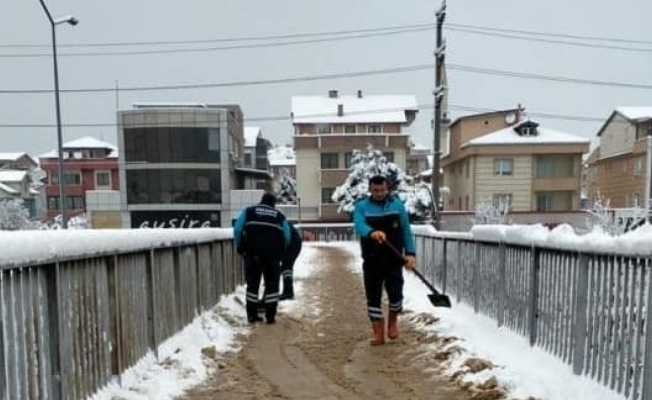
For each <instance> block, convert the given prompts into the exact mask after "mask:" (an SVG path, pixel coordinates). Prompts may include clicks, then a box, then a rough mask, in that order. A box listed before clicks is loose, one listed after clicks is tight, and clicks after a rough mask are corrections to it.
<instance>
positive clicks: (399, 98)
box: [292, 90, 418, 221]
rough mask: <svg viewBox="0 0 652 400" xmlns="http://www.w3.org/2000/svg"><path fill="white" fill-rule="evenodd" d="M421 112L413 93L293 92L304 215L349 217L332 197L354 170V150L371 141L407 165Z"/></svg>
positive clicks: (321, 218)
mask: <svg viewBox="0 0 652 400" xmlns="http://www.w3.org/2000/svg"><path fill="white" fill-rule="evenodd" d="M417 112H418V107H417V101H416V97H415V96H411V95H363V93H362V91H360V90H359V91H358V92H357V94H355V95H341V94H339V93H338V91H337V90H331V91H329V92H328V95H327V96H294V97H292V123H293V125H294V148H295V151H296V174H297V187H298V193H297V194H298V196H299V198H300V200H301V208H302V212H303V218H304V219H306V220H318V221H343V220H348V218H349V216H348V215H345V214H339V213H338V212H337V204H334V203H333V201H332V199H331V197H332V195H333V192H334V190H335V188H336V187H337V186H339V185H341V184H342V183H343V182H344V181H345V180H346V177H347V176H348V174H349V171H348V168H349V167H350V162H351V156H352V152H353V150H355V149H358V150H364V149H366V148H367V147H368V146H370V145H371V146H373V147H374V148H375V149H378V150H381V151H383V153H385V156H386V157H387V159H388V160H390V161H393V162H394V163H396V164H397V165H398V166H399V167H400V168H401V169H403V170H405V167H406V161H407V156H408V153H409V150H410V135H409V134H408V132H407V131H406V128H407V127H409V126H410V125H411V124H412V122H413V121H414V119H415V117H416V114H417Z"/></svg>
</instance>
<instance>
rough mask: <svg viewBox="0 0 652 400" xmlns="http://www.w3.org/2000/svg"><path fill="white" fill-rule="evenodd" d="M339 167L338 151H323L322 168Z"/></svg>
mask: <svg viewBox="0 0 652 400" xmlns="http://www.w3.org/2000/svg"><path fill="white" fill-rule="evenodd" d="M337 168H339V157H338V154H337V153H321V169H337Z"/></svg>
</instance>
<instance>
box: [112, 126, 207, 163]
mask: <svg viewBox="0 0 652 400" xmlns="http://www.w3.org/2000/svg"><path fill="white" fill-rule="evenodd" d="M124 141H125V159H126V161H127V162H150V163H219V162H220V129H219V128H182V127H179V128H176V127H175V128H171V127H147V128H125V129H124Z"/></svg>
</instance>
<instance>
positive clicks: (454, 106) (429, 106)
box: [0, 104, 606, 128]
mask: <svg viewBox="0 0 652 400" xmlns="http://www.w3.org/2000/svg"><path fill="white" fill-rule="evenodd" d="M432 107H433V104H419V105H418V106H417V108H418V109H419V110H431V109H432ZM448 108H450V109H453V110H460V111H470V112H475V113H484V112H497V111H501V110H503V109H498V108H494V107H479V106H468V105H460V104H449V105H448ZM402 110H405V108H404V107H400V108H397V107H394V108H379V109H373V110H365V111H354V112H348V113H347V115H363V114H374V113H385V112H392V111H402ZM526 114H527V115H528V116H538V117H541V118H550V119H558V120H570V121H577V122H604V121H605V120H606V118H600V117H589V116H582V115H569V114H555V113H547V112H537V111H527V110H526ZM295 117H296V118H319V117H337V113H336V112H332V113H317V114H306V115H301V116H295ZM291 120H292V117H291V116H289V115H276V116H261V117H251V118H244V122H274V121H291ZM118 125H119V124H118V123H116V122H104V123H102V122H97V123H95V122H91V123H72V124H64V125H63V126H64V127H68V128H91V127H116V126H118ZM55 126H56V125H54V124H0V128H53V127H55ZM147 126H149V127H157V126H162V127H167V126H169V124H166V123H161V124H151V123H148V124H147Z"/></svg>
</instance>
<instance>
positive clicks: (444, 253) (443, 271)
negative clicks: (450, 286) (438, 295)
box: [441, 238, 448, 294]
mask: <svg viewBox="0 0 652 400" xmlns="http://www.w3.org/2000/svg"><path fill="white" fill-rule="evenodd" d="M447 242H448V241H447V240H446V238H444V239H443V240H442V244H443V246H444V248H443V250H442V257H441V291H442V293H444V294H446V280H447V278H448V277H447V275H448V271H447V269H448V267H447V263H448V252H447V250H446V247H447V246H446V244H447Z"/></svg>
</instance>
